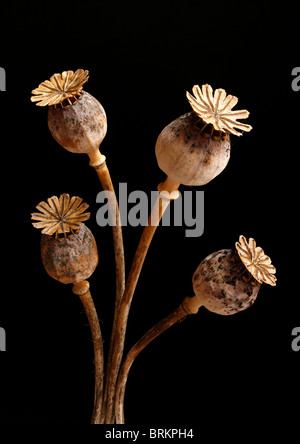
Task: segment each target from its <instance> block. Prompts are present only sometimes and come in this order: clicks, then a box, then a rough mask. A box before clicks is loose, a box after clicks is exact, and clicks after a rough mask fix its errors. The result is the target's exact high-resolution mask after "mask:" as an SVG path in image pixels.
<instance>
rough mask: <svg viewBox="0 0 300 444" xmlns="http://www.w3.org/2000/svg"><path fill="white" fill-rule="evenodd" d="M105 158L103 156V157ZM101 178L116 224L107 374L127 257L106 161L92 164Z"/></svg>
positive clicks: (103, 413) (103, 418)
mask: <svg viewBox="0 0 300 444" xmlns="http://www.w3.org/2000/svg"><path fill="white" fill-rule="evenodd" d="M102 159H103V158H102ZM92 166H93V167H94V169H95V171H96V173H97V175H98V177H99V179H100V182H101V185H102V188H103V190H104V191H111V192H112V193H113V194H112V195H113V196H114V202H112V201H111V199H108V205H109V211H110V214H111V216H112V215H113V216H114V217H115V223H116V224H115V225H112V233H113V241H114V251H115V268H116V298H115V312H114V319H113V326H112V333H111V340H110V349H109V354H108V359H107V367H106V374H107V373H110V368H111V357H112V346H113V343H114V338H115V333H116V327H117V318H118V313H119V308H120V304H121V300H122V296H123V293H124V289H125V258H124V244H123V235H122V226H121V219H120V212H119V206H118V203H117V198H116V194H115V190H114V186H113V183H112V180H111V177H110V174H109V170H108V167H107V165H106V162H105V161H103V162H102V163H101V164H100V165H99V164H98V165H97V162H96V165H94V164H93V165H92ZM105 410H106V400H105V399H104V406H103V410H102V418H101V423H104V420H105V417H104V415H105Z"/></svg>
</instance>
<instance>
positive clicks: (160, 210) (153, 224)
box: [104, 178, 180, 424]
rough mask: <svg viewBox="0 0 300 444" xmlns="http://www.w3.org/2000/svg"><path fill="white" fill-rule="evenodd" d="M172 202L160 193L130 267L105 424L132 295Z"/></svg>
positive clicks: (167, 186)
mask: <svg viewBox="0 0 300 444" xmlns="http://www.w3.org/2000/svg"><path fill="white" fill-rule="evenodd" d="M179 185H180V184H179V183H175V182H173V181H172V180H171V179H170V178H167V180H166V181H165V182H164V183H163V184H161V185H160V186H159V191H160V193H162V191H167V192H169V193H172V192H174V191H176V190H178V187H179ZM169 203H170V200H169V199H162V198H161V196H160V195H159V196H158V198H157V200H156V202H155V204H154V207H153V209H152V212H151V215H150V217H149V221H148V225H146V226H145V228H144V231H143V234H142V237H141V239H140V242H139V245H138V248H137V250H136V253H135V256H134V259H133V263H132V266H131V270H130V273H129V277H128V280H127V282H126V287H125V291H124V295H123V298H122V301H121V305H120V309H119V313H118V317H117V324H116V331H115V335H114V340H113V342H112V347H111V352H110V354H111V356H110V358H109V359H110V360H111V365H110V368H109V369H108V370H107V371H106V383H105V391H104V403H105V406H106V417H105V423H106V424H112V423H114V419H115V418H114V396H115V387H116V382H117V378H118V373H119V369H120V365H121V361H122V357H123V351H124V343H125V335H126V327H127V321H128V315H129V310H130V305H131V302H132V298H133V295H134V291H135V288H136V285H137V282H138V279H139V276H140V273H141V270H142V267H143V263H144V260H145V258H146V255H147V252H148V249H149V246H150V243H151V240H152V238H153V236H154V233H155V231H156V228H157V226H158V224H159V221H160V219H161V218H162V216H163V214H164V212H165V210H166V209H167V207H168V205H169Z"/></svg>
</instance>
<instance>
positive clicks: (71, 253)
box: [41, 224, 98, 284]
mask: <svg viewBox="0 0 300 444" xmlns="http://www.w3.org/2000/svg"><path fill="white" fill-rule="evenodd" d="M41 256H42V262H43V265H44V267H45V269H46V271H47V273H48V274H49V276H51V277H53V278H54V279H56V280H58V281H59V282H62V283H63V284H75V283H78V282H81V281H83V280H85V279H88V278H89V277H90V276H91V275H92V274H93V272H94V271H95V268H96V267H97V265H98V251H97V245H96V241H95V238H94V236H93V234H92V232H91V230H90V229H89V228H88V227H87V226H86V225H84V224H82V225H81V226H80V228H79V229H78V231H77V232H76V233H74V234H71V235H69V236H67V237H63V238H60V239H55V238H54V237H52V236H48V235H47V234H44V235H43V236H42V239H41Z"/></svg>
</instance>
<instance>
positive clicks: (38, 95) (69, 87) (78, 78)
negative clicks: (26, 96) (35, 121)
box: [30, 69, 89, 108]
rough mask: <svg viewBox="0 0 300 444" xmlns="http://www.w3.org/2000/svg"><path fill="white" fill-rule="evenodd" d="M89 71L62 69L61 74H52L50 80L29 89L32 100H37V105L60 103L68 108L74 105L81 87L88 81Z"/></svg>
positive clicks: (55, 104) (79, 95) (78, 97)
mask: <svg viewBox="0 0 300 444" xmlns="http://www.w3.org/2000/svg"><path fill="white" fill-rule="evenodd" d="M88 78H89V72H88V71H84V70H83V69H77V71H75V72H73V71H64V72H63V73H62V74H53V76H52V77H51V78H50V80H45V82H42V83H41V84H40V85H39V86H38V88H36V89H34V90H33V91H31V93H32V94H33V96H32V97H31V98H30V100H31V101H32V102H37V103H36V104H37V106H47V105H48V106H54V107H55V108H56V107H57V105H60V106H61V107H62V108H68V107H69V106H71V105H74V104H75V103H76V102H77V100H78V99H80V97H81V95H82V88H83V85H84V84H85V82H87V81H88Z"/></svg>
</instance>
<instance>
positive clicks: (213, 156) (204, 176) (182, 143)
mask: <svg viewBox="0 0 300 444" xmlns="http://www.w3.org/2000/svg"><path fill="white" fill-rule="evenodd" d="M196 120H197V116H196V115H195V113H194V112H189V113H187V114H184V115H183V116H181V117H179V118H178V119H176V120H174V121H173V122H171V123H170V124H169V125H168V126H166V127H165V128H164V129H163V131H162V132H161V133H160V135H159V136H158V139H157V142H156V147H155V154H156V158H157V162H158V166H159V167H160V169H161V170H163V171H164V172H165V173H166V174H167V175H168V176H169V177H170V178H172V179H173V180H174V181H176V182H178V183H181V184H183V185H205V184H207V183H208V182H210V181H211V180H212V179H214V178H215V177H216V176H217V175H218V174H220V173H221V171H223V170H224V168H225V167H226V165H227V163H228V161H229V158H230V140H229V137H227V138H225V140H223V139H220V140H214V139H213V138H211V137H209V138H207V137H204V136H203V134H202V133H201V130H200V128H199V127H198V126H197V125H196V124H195V122H196Z"/></svg>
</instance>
